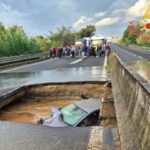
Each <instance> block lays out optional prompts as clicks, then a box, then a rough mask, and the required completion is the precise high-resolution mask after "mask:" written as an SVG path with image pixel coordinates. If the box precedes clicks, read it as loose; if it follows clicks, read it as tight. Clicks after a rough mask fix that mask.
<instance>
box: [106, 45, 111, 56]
mask: <svg viewBox="0 0 150 150" xmlns="http://www.w3.org/2000/svg"><path fill="white" fill-rule="evenodd" d="M110 52H111V48H110V46H109V45H108V44H106V47H105V56H109V55H110Z"/></svg>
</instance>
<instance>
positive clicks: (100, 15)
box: [95, 12, 106, 18]
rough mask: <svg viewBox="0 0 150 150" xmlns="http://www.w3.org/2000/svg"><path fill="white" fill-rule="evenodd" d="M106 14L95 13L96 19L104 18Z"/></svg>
mask: <svg viewBox="0 0 150 150" xmlns="http://www.w3.org/2000/svg"><path fill="white" fill-rule="evenodd" d="M105 14H106V12H97V13H95V17H97V18H99V17H102V16H104V15H105Z"/></svg>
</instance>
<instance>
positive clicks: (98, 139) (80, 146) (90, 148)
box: [0, 122, 120, 150]
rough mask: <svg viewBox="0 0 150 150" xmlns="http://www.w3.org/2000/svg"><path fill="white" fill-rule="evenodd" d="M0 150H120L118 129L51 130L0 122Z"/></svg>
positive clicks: (32, 125)
mask: <svg viewBox="0 0 150 150" xmlns="http://www.w3.org/2000/svg"><path fill="white" fill-rule="evenodd" d="M0 129H1V134H0V150H104V149H107V150H120V143H119V136H118V130H117V128H104V127H85V128H50V127H46V126H40V125H34V124H20V123H11V122H0Z"/></svg>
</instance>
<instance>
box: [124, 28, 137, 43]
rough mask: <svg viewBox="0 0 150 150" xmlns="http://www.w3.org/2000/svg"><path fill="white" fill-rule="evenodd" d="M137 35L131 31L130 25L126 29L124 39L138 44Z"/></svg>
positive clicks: (125, 41)
mask: <svg viewBox="0 0 150 150" xmlns="http://www.w3.org/2000/svg"><path fill="white" fill-rule="evenodd" d="M136 38H137V36H136V35H134V34H133V33H131V32H130V27H129V26H128V27H127V29H126V30H125V31H124V34H123V37H122V41H123V42H124V43H125V44H127V45H130V44H136Z"/></svg>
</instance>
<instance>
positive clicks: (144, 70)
mask: <svg viewBox="0 0 150 150" xmlns="http://www.w3.org/2000/svg"><path fill="white" fill-rule="evenodd" d="M129 67H130V68H131V69H132V70H133V71H135V72H136V73H138V74H139V75H140V76H142V77H143V78H144V79H145V80H147V81H149V82H150V61H142V62H136V63H132V64H130V65H129Z"/></svg>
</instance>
